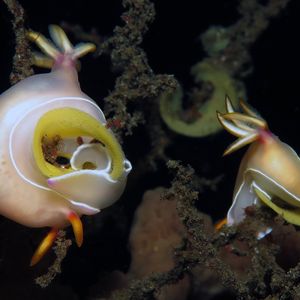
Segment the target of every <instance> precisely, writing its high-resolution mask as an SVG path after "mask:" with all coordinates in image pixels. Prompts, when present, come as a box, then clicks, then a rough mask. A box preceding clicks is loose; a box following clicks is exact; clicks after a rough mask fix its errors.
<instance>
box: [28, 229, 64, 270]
mask: <svg viewBox="0 0 300 300" xmlns="http://www.w3.org/2000/svg"><path fill="white" fill-rule="evenodd" d="M57 234H58V229H57V228H52V229H51V230H50V232H49V233H48V234H47V235H46V237H45V238H44V239H43V240H42V241H41V243H40V244H39V246H38V248H37V249H36V251H35V252H34V254H33V256H32V258H31V262H30V266H31V267H32V266H34V265H36V264H37V263H38V262H39V261H40V260H41V259H42V258H43V257H44V256H45V254H46V253H47V252H48V250H49V249H50V248H51V246H52V245H53V243H54V241H55V239H56V237H57Z"/></svg>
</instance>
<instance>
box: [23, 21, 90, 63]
mask: <svg viewBox="0 0 300 300" xmlns="http://www.w3.org/2000/svg"><path fill="white" fill-rule="evenodd" d="M49 32H50V35H51V38H52V41H53V42H51V41H50V40H48V39H47V38H46V37H44V36H43V35H42V34H40V33H37V32H35V31H31V30H30V31H29V32H28V33H27V36H28V38H29V39H30V40H31V41H33V42H35V43H36V45H37V46H38V47H39V48H40V49H41V50H42V52H43V53H44V55H42V54H40V53H37V54H34V57H33V63H34V64H35V65H36V66H38V67H43V68H52V67H53V65H55V64H59V65H61V64H65V65H68V64H74V62H76V60H77V59H78V58H80V57H82V56H84V55H85V54H87V53H89V52H93V51H95V49H96V46H95V45H94V44H92V43H80V44H78V45H76V46H75V47H74V46H73V45H72V44H71V42H70V40H69V39H68V37H67V35H66V34H65V32H64V31H63V30H62V28H61V27H59V26H58V25H50V26H49Z"/></svg>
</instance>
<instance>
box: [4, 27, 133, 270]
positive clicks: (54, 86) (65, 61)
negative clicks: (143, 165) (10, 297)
mask: <svg viewBox="0 0 300 300" xmlns="http://www.w3.org/2000/svg"><path fill="white" fill-rule="evenodd" d="M49 29H50V34H51V37H52V39H53V41H54V44H55V45H54V44H52V42H51V41H49V40H47V39H46V38H45V37H43V36H42V35H40V34H37V33H35V32H29V38H30V39H31V40H33V41H34V42H36V44H37V45H38V46H39V47H40V48H41V49H42V51H43V52H44V53H45V54H46V55H47V56H41V55H38V56H37V55H36V56H35V62H36V64H38V65H39V66H44V67H49V66H52V70H51V72H50V73H46V74H38V75H33V76H31V77H28V78H26V79H24V80H22V81H21V82H19V83H17V84H16V85H14V86H13V87H11V88H10V89H9V90H7V91H6V92H4V93H3V94H2V95H1V96H0V128H1V136H0V143H1V144H0V176H1V188H0V214H2V215H4V216H6V217H7V218H9V219H11V220H14V221H15V222H18V223H20V224H23V225H25V226H29V227H46V226H48V227H51V228H52V230H51V231H50V233H49V234H48V235H47V237H46V238H45V239H44V240H43V241H42V243H41V244H40V246H39V248H38V249H37V251H36V253H35V254H34V256H33V258H32V261H31V264H32V265H34V264H36V263H37V262H38V261H39V260H40V259H41V258H42V256H43V255H44V254H45V253H46V251H47V250H48V249H49V248H50V247H51V245H52V243H53V241H54V240H55V238H56V236H57V233H58V230H59V229H60V228H64V227H65V226H68V225H69V224H70V223H71V225H72V227H73V230H74V233H75V237H76V242H77V244H78V245H79V246H80V245H81V244H82V241H83V232H82V224H81V221H80V216H81V215H83V214H85V215H92V214H96V213H98V212H99V211H100V210H101V209H103V208H105V207H107V206H109V205H111V204H113V203H114V202H115V201H116V200H118V198H119V197H120V195H121V194H122V192H123V190H124V188H125V185H126V178H127V175H128V173H129V172H130V171H131V168H132V167H131V164H130V162H129V161H128V160H127V159H126V158H125V156H124V153H123V151H122V148H121V146H120V144H119V143H118V141H117V139H116V138H115V137H114V135H113V133H112V132H111V130H110V129H108V128H107V127H106V119H105V116H104V114H103V112H102V110H101V109H100V108H99V107H98V106H97V104H96V103H95V102H94V101H93V100H92V99H91V98H90V97H88V96H87V95H86V94H85V93H83V92H82V91H81V89H80V85H79V82H78V76H77V70H76V61H77V58H79V57H81V56H83V55H84V54H86V53H88V52H90V51H93V50H94V49H95V46H94V45H93V44H90V43H86V44H79V45H77V46H75V47H74V46H73V45H72V44H71V43H70V41H69V40H68V38H67V37H66V35H65V33H64V32H63V30H62V29H61V28H60V27H58V26H55V25H52V26H50V27H49Z"/></svg>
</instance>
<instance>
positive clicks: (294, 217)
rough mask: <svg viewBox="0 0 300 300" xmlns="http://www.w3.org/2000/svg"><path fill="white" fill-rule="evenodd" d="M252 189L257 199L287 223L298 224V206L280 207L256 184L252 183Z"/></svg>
mask: <svg viewBox="0 0 300 300" xmlns="http://www.w3.org/2000/svg"><path fill="white" fill-rule="evenodd" d="M253 190H254V192H255V194H256V195H257V197H258V198H259V200H261V201H262V202H263V203H264V204H265V205H266V206H269V207H270V208H271V209H273V210H274V211H275V212H276V213H277V214H278V215H280V216H281V217H282V218H283V219H285V220H286V221H287V222H288V223H291V224H294V225H297V226H300V208H281V207H280V206H278V205H277V204H276V203H274V202H273V201H272V198H271V197H270V195H268V194H267V193H266V192H264V191H263V190H262V189H261V188H259V187H258V186H257V185H255V184H254V185H253Z"/></svg>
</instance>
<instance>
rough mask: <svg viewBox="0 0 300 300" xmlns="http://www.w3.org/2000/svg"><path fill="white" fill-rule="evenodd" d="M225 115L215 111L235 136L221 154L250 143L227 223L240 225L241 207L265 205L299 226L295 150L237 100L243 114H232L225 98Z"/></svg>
mask: <svg viewBox="0 0 300 300" xmlns="http://www.w3.org/2000/svg"><path fill="white" fill-rule="evenodd" d="M225 102H226V110H227V112H226V113H225V114H221V113H219V112H217V116H218V119H219V121H220V123H221V124H222V125H223V127H224V128H225V129H226V130H227V131H228V132H230V133H231V134H233V135H235V136H236V137H238V139H237V140H236V141H235V142H233V143H232V144H231V145H230V146H229V147H228V148H227V149H226V151H225V153H224V155H227V154H229V153H232V152H234V151H236V150H238V149H240V148H241V147H243V146H245V145H247V144H251V145H250V147H249V149H248V150H247V152H246V154H245V155H244V157H243V159H242V161H241V164H240V168H239V172H238V176H237V179H236V185H235V188H234V194H233V203H232V205H231V207H230V209H229V211H228V214H227V224H228V225H232V224H236V223H239V222H241V221H242V220H243V219H244V217H245V208H246V207H248V206H251V205H254V204H259V205H260V204H265V205H267V206H268V207H270V208H271V209H272V210H274V211H275V212H276V213H278V214H279V215H281V216H282V217H283V218H284V219H285V220H286V221H287V222H289V223H291V224H294V225H298V226H300V160H299V157H298V155H297V154H296V153H295V151H294V150H293V149H292V148H291V147H290V146H288V145H287V144H285V143H283V142H281V141H280V140H279V138H278V137H276V136H275V135H274V134H273V133H271V132H270V130H269V128H268V125H267V123H266V121H265V120H264V119H263V118H261V117H260V116H259V115H258V113H257V112H255V111H254V110H253V109H251V108H250V107H249V106H247V105H246V104H245V103H244V102H242V101H241V103H240V104H241V108H242V109H243V113H239V112H236V111H234V108H233V106H232V103H231V102H230V99H229V98H228V97H226V100H225Z"/></svg>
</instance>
